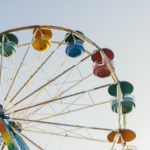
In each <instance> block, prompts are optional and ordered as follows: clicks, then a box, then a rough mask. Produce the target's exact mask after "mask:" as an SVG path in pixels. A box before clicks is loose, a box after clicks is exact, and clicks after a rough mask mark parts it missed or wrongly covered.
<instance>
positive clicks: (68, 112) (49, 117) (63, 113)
mask: <svg viewBox="0 0 150 150" xmlns="http://www.w3.org/2000/svg"><path fill="white" fill-rule="evenodd" d="M110 102H111V100H107V101H103V102H99V103H96V104H94V105H89V106H85V107H81V108H78V109H73V110H69V111H66V112H62V113H58V114H56V115H50V116H47V117H46V116H45V117H43V118H39V119H38V120H40V121H45V120H47V119H51V118H54V117H58V116H61V115H66V114H70V113H73V112H77V111H81V110H84V109H89V108H92V107H96V106H99V105H104V104H108V103H110ZM24 118H26V117H24ZM24 124H30V126H29V127H34V125H31V124H35V123H34V122H26V123H24ZM36 125H38V124H37V123H36Z"/></svg>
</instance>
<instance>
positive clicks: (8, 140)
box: [0, 25, 136, 150]
mask: <svg viewBox="0 0 150 150" xmlns="http://www.w3.org/2000/svg"><path fill="white" fill-rule="evenodd" d="M114 58H115V57H114V52H113V51H112V50H111V49H109V48H100V47H99V46H98V45H97V44H96V43H95V42H93V41H92V40H90V39H89V38H88V37H86V36H85V34H84V33H82V32H81V31H78V30H75V31H74V30H71V29H68V28H64V27H59V26H51V25H33V26H25V27H18V28H15V29H10V30H7V31H4V32H1V33H0V62H1V63H0V97H1V101H0V133H1V137H0V149H1V150H7V149H8V150H34V149H35V150H38V149H39V150H48V149H49V147H52V149H53V150H54V147H53V146H54V145H57V144H56V143H55V144H54V143H53V142H52V141H53V140H54V139H53V137H55V138H56V139H55V140H58V141H60V139H61V138H62V139H69V140H79V141H82V140H83V141H84V140H85V141H86V142H87V141H89V142H93V141H95V142H98V143H100V145H101V143H105V145H106V146H108V148H107V149H111V150H135V148H134V146H132V144H130V142H131V141H133V140H134V139H135V138H136V134H135V132H134V131H132V130H131V129H129V128H128V127H127V115H129V114H130V113H131V112H132V110H133V108H134V107H135V101H134V97H133V96H132V95H131V93H132V92H133V89H134V88H133V85H132V84H131V83H130V82H128V81H120V80H119V79H118V76H117V75H116V72H117V71H116V70H117V69H116V68H115V65H114V63H113V61H114ZM109 114H111V116H110V117H109ZM112 115H113V118H112ZM114 118H115V119H114ZM113 119H114V121H112V120H113ZM105 121H106V123H105ZM97 122H98V123H97ZM106 124H107V125H106ZM57 137H58V138H57ZM89 142H88V143H89ZM58 143H59V142H58ZM100 149H103V148H102V147H100ZM60 150H61V148H60Z"/></svg>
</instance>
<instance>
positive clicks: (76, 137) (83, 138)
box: [25, 130, 109, 143]
mask: <svg viewBox="0 0 150 150" xmlns="http://www.w3.org/2000/svg"><path fill="white" fill-rule="evenodd" d="M25 131H29V132H34V133H41V134H49V135H54V136H60V137H66V138H74V139H79V140H88V141H95V142H103V143H109V142H108V141H106V140H101V139H94V138H85V137H79V136H73V135H69V134H64V135H60V134H58V133H54V132H49V131H48V132H47V131H46V132H42V131H34V130H25Z"/></svg>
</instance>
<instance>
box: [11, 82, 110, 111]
mask: <svg viewBox="0 0 150 150" xmlns="http://www.w3.org/2000/svg"><path fill="white" fill-rule="evenodd" d="M110 85H111V84H106V85H102V86H98V87H95V88H92V89H89V90H85V91H81V92H77V93H73V94H70V95H66V96H63V97H59V98H54V99H50V100H46V101H43V102H40V103H37V104H34V105H31V106H28V107H24V108H21V109H18V110H14V111H13V112H10V114H12V113H16V112H19V111H23V110H26V109H31V108H34V107H38V106H41V105H45V104H48V103H52V102H55V101H59V100H62V99H66V98H69V97H73V96H77V95H80V94H84V93H87V92H90V91H95V90H98V89H101V88H105V87H107V86H110Z"/></svg>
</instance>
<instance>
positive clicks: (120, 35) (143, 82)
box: [0, 0, 150, 150]
mask: <svg viewBox="0 0 150 150" xmlns="http://www.w3.org/2000/svg"><path fill="white" fill-rule="evenodd" d="M149 8H150V1H149V0H80V1H79V0H76V1H73V0H42V1H39V0H30V1H29V0H28V1H27V0H20V1H19V0H13V1H8V0H5V1H1V9H0V14H1V15H0V26H1V27H0V31H3V30H6V29H10V28H15V27H18V26H25V25H34V24H40V25H57V26H64V27H68V28H71V29H74V30H76V29H78V30H80V31H82V32H84V33H85V35H86V36H87V37H89V38H90V39H92V40H93V41H95V42H96V43H97V44H98V45H99V46H100V47H108V48H111V49H112V50H113V51H114V54H115V61H114V64H115V68H116V73H117V75H118V77H119V79H120V80H127V81H130V82H131V83H133V85H134V92H133V95H134V96H135V99H136V109H135V110H134V111H133V112H132V113H131V114H130V115H129V116H130V117H129V118H128V128H129V129H132V130H134V131H135V132H136V133H137V138H136V139H135V141H134V142H133V145H135V146H137V148H138V149H139V150H148V149H149V147H150V146H149V133H150V119H149V114H150V109H149V107H150V102H149V100H150V92H149V89H150V84H149V82H150V78H149V77H150V69H149V64H150V62H149V58H150V9H149ZM65 140H66V139H65ZM78 143H80V142H78ZM82 144H83V143H82ZM92 145H94V143H92ZM78 146H79V147H80V145H78ZM84 146H85V145H84ZM60 147H61V146H60ZM60 147H59V148H58V150H62V149H61V148H60ZM70 147H71V146H70ZM79 147H78V150H80V149H86V147H84V148H82V145H81V147H80V148H79ZM71 149H72V150H75V149H74V147H71ZM91 149H93V148H92V147H91ZM98 149H100V150H104V149H103V148H102V147H101V143H98V144H97V143H96V146H95V147H94V150H98ZM52 150H53V148H52ZM66 150H68V149H66Z"/></svg>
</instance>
